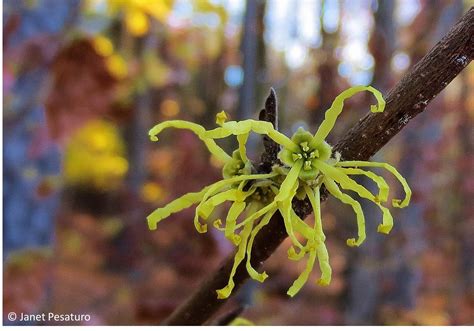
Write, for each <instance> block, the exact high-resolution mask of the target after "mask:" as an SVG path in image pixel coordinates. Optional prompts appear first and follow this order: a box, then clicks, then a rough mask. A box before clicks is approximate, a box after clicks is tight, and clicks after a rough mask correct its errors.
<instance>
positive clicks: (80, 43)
mask: <svg viewBox="0 0 474 331" xmlns="http://www.w3.org/2000/svg"><path fill="white" fill-rule="evenodd" d="M102 48H103V49H106V48H107V45H105V46H104V45H102ZM103 51H104V50H103ZM51 71H52V78H51V80H52V83H51V87H50V92H49V95H48V96H47V98H46V102H45V105H46V118H47V123H48V128H49V132H50V135H51V137H52V138H53V139H55V140H57V141H59V142H61V143H64V142H65V140H66V138H67V137H68V136H69V135H70V134H71V133H73V132H74V131H75V130H76V129H78V128H80V127H81V126H82V125H83V124H84V123H86V122H87V121H89V120H91V119H95V118H98V117H100V116H102V115H104V114H106V113H108V112H109V111H110V110H111V107H112V104H113V102H114V100H115V88H116V86H117V78H116V77H114V75H112V74H111V72H110V70H109V68H108V66H107V63H106V61H105V58H104V57H103V55H101V54H98V53H97V51H96V47H94V45H93V43H92V42H90V41H89V40H85V39H82V40H75V41H72V42H71V44H70V45H68V46H66V47H64V48H63V49H62V50H61V51H60V52H59V53H58V55H57V56H56V58H55V59H54V61H53V64H52V68H51Z"/></svg>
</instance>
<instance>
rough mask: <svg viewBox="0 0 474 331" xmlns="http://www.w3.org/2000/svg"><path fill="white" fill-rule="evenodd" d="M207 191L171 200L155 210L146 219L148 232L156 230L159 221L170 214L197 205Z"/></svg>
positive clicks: (205, 189) (206, 188) (203, 190)
mask: <svg viewBox="0 0 474 331" xmlns="http://www.w3.org/2000/svg"><path fill="white" fill-rule="evenodd" d="M208 189H209V186H207V187H205V188H204V189H202V190H201V191H199V192H192V193H187V194H185V195H183V196H181V197H180V198H178V199H176V200H173V201H172V202H170V203H169V204H167V205H166V206H164V207H162V208H158V209H156V210H155V211H154V212H152V213H151V214H150V215H148V217H147V221H148V228H149V229H150V230H156V228H157V225H158V223H159V222H160V221H161V220H163V219H165V218H167V217H169V216H170V215H171V214H174V213H177V212H179V211H181V210H183V209H186V208H189V207H191V206H192V205H194V204H196V203H198V202H199V201H201V199H202V198H203V197H204V194H205V193H206V192H207V190H208Z"/></svg>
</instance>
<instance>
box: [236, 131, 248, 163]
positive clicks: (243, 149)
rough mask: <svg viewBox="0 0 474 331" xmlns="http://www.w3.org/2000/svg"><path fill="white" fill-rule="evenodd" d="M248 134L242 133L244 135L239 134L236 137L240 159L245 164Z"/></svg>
mask: <svg viewBox="0 0 474 331" xmlns="http://www.w3.org/2000/svg"><path fill="white" fill-rule="evenodd" d="M249 134H250V133H244V134H239V135H238V136H237V141H238V142H239V152H240V157H241V158H242V161H243V162H247V161H248V159H247V148H246V146H245V145H246V144H247V140H248V139H249Z"/></svg>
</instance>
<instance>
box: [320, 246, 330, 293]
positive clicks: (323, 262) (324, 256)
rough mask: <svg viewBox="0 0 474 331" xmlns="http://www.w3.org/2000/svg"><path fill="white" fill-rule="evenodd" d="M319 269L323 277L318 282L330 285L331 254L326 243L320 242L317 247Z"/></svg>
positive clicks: (322, 284)
mask: <svg viewBox="0 0 474 331" xmlns="http://www.w3.org/2000/svg"><path fill="white" fill-rule="evenodd" d="M316 252H317V256H318V261H319V269H321V277H320V278H319V280H318V284H319V285H321V286H328V285H329V283H331V276H332V269H331V265H330V264H329V255H328V250H327V248H326V245H324V243H319V244H318V246H317V248H316Z"/></svg>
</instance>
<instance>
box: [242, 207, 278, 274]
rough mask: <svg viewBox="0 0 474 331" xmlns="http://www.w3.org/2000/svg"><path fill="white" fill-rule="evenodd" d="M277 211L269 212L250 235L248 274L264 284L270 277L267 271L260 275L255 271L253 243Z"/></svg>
mask: <svg viewBox="0 0 474 331" xmlns="http://www.w3.org/2000/svg"><path fill="white" fill-rule="evenodd" d="M275 211H276V208H274V209H272V210H270V211H269V212H267V213H266V214H265V216H263V217H262V219H261V221H260V223H258V224H257V226H255V228H253V230H252V232H251V234H250V238H249V242H248V245H247V263H246V267H247V272H248V273H249V275H250V277H252V279H255V280H257V281H259V282H263V281H264V280H265V279H266V278H267V277H268V275H267V273H266V272H265V271H264V272H262V273H259V272H258V271H257V270H255V269H254V268H253V267H252V264H251V258H252V256H251V254H252V248H253V241H254V239H255V237H256V236H257V234H258V232H259V231H260V230H261V229H262V228H263V227H264V226H265V225H267V224H268V223H269V222H270V219H271V218H272V216H273V214H274V213H275Z"/></svg>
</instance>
